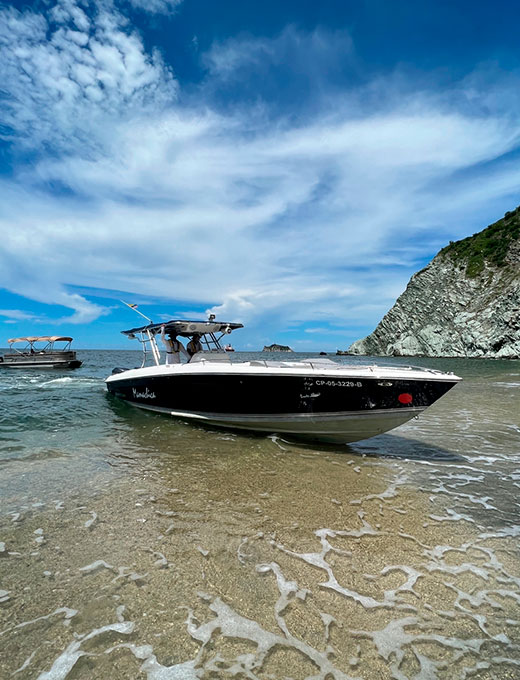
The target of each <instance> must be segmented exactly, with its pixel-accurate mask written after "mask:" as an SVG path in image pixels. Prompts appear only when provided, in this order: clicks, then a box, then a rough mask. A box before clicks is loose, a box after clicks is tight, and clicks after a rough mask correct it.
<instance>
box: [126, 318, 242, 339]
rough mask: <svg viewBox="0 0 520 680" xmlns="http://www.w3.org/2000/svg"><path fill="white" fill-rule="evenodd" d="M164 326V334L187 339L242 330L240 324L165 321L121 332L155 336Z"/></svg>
mask: <svg viewBox="0 0 520 680" xmlns="http://www.w3.org/2000/svg"><path fill="white" fill-rule="evenodd" d="M163 326H164V331H165V333H175V334H177V335H180V336H183V337H186V338H189V337H191V336H192V335H194V334H195V333H198V334H199V335H204V334H205V333H231V331H234V330H236V329H237V328H243V327H244V326H243V324H241V323H227V322H224V321H187V320H186V319H180V320H172V321H165V322H164V323H151V324H148V326H140V327H139V328H131V329H130V330H129V331H121V333H123V334H124V335H129V336H132V335H135V334H136V333H145V332H147V331H149V332H150V333H153V334H156V333H160V332H161V328H162V327H163Z"/></svg>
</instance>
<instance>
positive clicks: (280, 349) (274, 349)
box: [262, 345, 294, 352]
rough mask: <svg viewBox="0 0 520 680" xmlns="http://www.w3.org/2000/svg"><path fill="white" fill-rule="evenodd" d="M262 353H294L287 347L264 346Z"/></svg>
mask: <svg viewBox="0 0 520 680" xmlns="http://www.w3.org/2000/svg"><path fill="white" fill-rule="evenodd" d="M262 352H294V350H293V349H291V348H290V347H288V346H287V345H264V349H263V350H262Z"/></svg>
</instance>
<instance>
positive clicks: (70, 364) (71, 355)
mask: <svg viewBox="0 0 520 680" xmlns="http://www.w3.org/2000/svg"><path fill="white" fill-rule="evenodd" d="M7 342H8V344H9V350H10V351H9V352H8V353H7V354H4V355H3V356H2V357H0V368H79V367H80V366H81V363H82V362H81V361H79V359H77V358H76V352H74V351H73V350H72V349H71V348H70V344H71V342H72V338H70V337H68V336H64V335H43V336H30V337H27V338H11V339H9V340H8V341H7ZM55 343H63V344H58V345H56V344H55ZM15 345H19V348H18V347H15Z"/></svg>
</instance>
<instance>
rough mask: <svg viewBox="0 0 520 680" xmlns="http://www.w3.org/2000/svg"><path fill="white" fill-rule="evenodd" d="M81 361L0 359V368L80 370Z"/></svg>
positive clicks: (44, 358)
mask: <svg viewBox="0 0 520 680" xmlns="http://www.w3.org/2000/svg"><path fill="white" fill-rule="evenodd" d="M81 364H82V362H81V361H80V360H79V359H55V358H46V357H38V356H36V357H27V358H25V357H23V358H21V359H19V358H16V357H14V358H11V357H8V356H5V355H4V356H3V357H0V368H79V367H80V366H81Z"/></svg>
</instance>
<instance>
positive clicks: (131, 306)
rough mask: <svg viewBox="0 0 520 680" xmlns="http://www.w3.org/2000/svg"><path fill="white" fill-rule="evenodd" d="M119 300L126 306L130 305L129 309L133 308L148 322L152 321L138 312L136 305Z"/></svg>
mask: <svg viewBox="0 0 520 680" xmlns="http://www.w3.org/2000/svg"><path fill="white" fill-rule="evenodd" d="M119 302H122V303H123V304H124V305H126V306H127V307H130V309H133V310H134V312H137V314H140V315H141V316H142V317H143V319H146V320H147V321H148V322H149V323H153V321H152V320H151V319H149V318H148V317H147V316H145V315H144V314H143V313H142V312H140V311H139V310H138V309H137V305H131V304H129V303H128V302H125V301H124V300H119Z"/></svg>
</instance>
